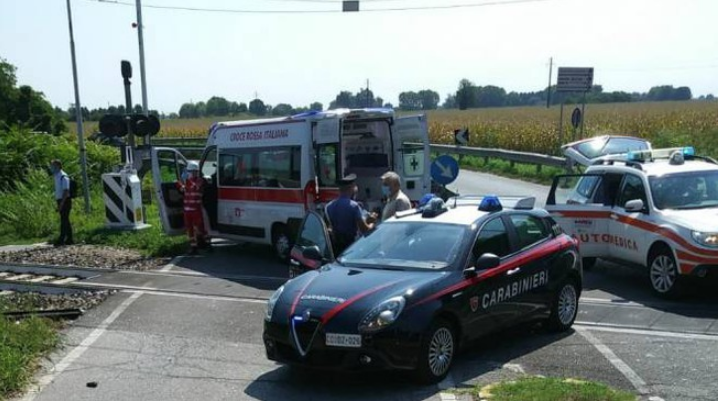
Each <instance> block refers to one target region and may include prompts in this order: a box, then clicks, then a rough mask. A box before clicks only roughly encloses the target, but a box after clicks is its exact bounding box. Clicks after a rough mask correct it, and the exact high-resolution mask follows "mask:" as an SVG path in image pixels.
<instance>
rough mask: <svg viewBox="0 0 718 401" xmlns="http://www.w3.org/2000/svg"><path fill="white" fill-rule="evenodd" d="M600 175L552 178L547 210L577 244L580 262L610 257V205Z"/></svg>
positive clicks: (572, 175) (604, 183)
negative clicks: (581, 260)
mask: <svg viewBox="0 0 718 401" xmlns="http://www.w3.org/2000/svg"><path fill="white" fill-rule="evenodd" d="M604 180H605V176H604V175H603V174H567V175H559V176H556V177H554V180H553V185H552V186H551V192H550V193H549V196H548V199H547V200H546V210H547V211H548V212H549V213H550V214H551V217H553V218H554V220H556V222H557V223H558V224H559V225H560V226H561V228H563V230H564V231H565V232H566V233H567V234H569V235H572V236H574V237H576V238H578V240H579V241H580V252H581V257H583V258H595V257H607V256H609V248H608V242H607V241H605V239H606V236H608V232H609V229H608V221H609V217H610V214H611V208H612V206H611V205H612V203H613V201H612V200H611V199H610V198H611V196H610V195H609V194H608V192H609V191H608V189H609V188H608V183H607V182H604Z"/></svg>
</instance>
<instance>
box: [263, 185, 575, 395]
mask: <svg viewBox="0 0 718 401" xmlns="http://www.w3.org/2000/svg"><path fill="white" fill-rule="evenodd" d="M502 203H503V205H502ZM533 203H534V198H524V199H518V198H501V199H500V198H497V197H494V196H490V197H489V196H487V197H483V198H482V197H462V198H455V199H453V200H449V201H448V202H447V203H444V202H443V201H442V200H441V199H439V198H435V199H432V200H431V201H430V202H429V203H428V204H427V205H426V206H424V207H423V208H420V209H416V210H410V211H406V212H401V213H399V214H398V215H397V216H396V217H395V218H391V219H389V220H387V221H385V222H383V223H382V224H381V225H379V227H378V228H377V229H376V230H375V231H374V232H372V233H371V234H370V235H368V236H366V237H363V238H361V239H359V240H358V241H357V242H355V243H354V244H353V245H352V246H350V247H349V248H348V249H347V250H346V251H344V253H343V254H341V255H340V256H339V257H337V258H335V257H334V255H333V254H332V246H331V239H330V236H329V234H328V232H327V228H326V225H325V222H324V221H323V218H322V217H321V216H320V215H318V214H316V213H309V214H308V215H307V217H306V218H305V220H304V221H303V223H302V226H301V229H300V232H299V236H298V239H297V241H296V244H295V246H294V248H293V250H292V252H291V255H292V261H293V264H294V266H293V269H297V271H296V273H302V272H303V273H302V274H297V275H296V277H295V278H293V279H291V280H289V281H288V282H287V283H286V284H285V285H284V286H282V287H281V288H279V289H278V290H277V291H276V292H275V293H274V294H273V295H272V297H271V299H270V300H269V302H268V306H267V314H266V317H265V325H264V335H263V338H264V344H265V348H266V353H267V357H268V358H269V359H271V360H275V361H279V362H284V363H289V364H298V365H306V366H313V367H323V368H366V369H384V368H389V369H407V370H413V371H415V373H416V375H417V376H418V377H419V378H420V379H422V380H423V381H428V382H433V381H438V380H441V379H442V378H443V377H445V376H446V374H447V372H448V371H449V369H450V367H451V365H452V362H453V360H454V356H455V354H456V352H457V351H458V350H459V349H460V347H461V346H462V345H463V344H466V343H467V342H469V341H471V340H473V339H476V338H478V337H480V336H482V335H485V334H487V333H490V332H494V331H496V330H500V329H502V328H505V327H507V326H510V325H513V324H516V323H518V322H522V321H527V320H532V319H540V320H543V321H545V322H546V323H547V324H548V326H549V327H550V328H551V329H554V330H559V331H560V330H566V329H568V328H569V327H570V326H571V325H572V324H573V321H574V319H575V317H576V311H577V308H578V299H579V296H580V293H581V288H582V287H581V280H582V267H581V259H580V257H579V254H578V249H577V245H576V244H577V242H576V240H575V239H574V238H572V237H570V236H568V235H566V234H565V233H563V231H562V230H561V229H560V227H559V226H558V225H557V224H556V222H555V221H554V220H553V219H552V218H551V217H550V216H549V215H548V213H547V212H546V211H544V210H539V209H534V208H533ZM447 204H448V205H450V206H447Z"/></svg>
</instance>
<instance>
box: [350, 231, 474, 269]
mask: <svg viewBox="0 0 718 401" xmlns="http://www.w3.org/2000/svg"><path fill="white" fill-rule="evenodd" d="M466 230H467V228H466V227H465V226H460V225H455V224H440V223H424V222H392V223H386V224H382V225H380V226H379V227H378V228H377V229H376V231H374V232H373V233H372V234H371V235H369V236H367V237H364V238H362V239H360V240H359V241H357V242H356V243H354V245H352V246H351V247H350V248H349V249H347V250H346V251H345V252H344V253H343V254H342V256H341V257H340V258H339V262H340V263H342V264H343V265H348V266H357V267H370V268H402V269H404V268H407V269H411V268H419V269H443V268H445V267H447V266H450V265H452V264H453V263H454V262H455V261H456V259H457V257H458V255H459V254H460V252H461V249H462V244H463V243H464V242H465V241H464V238H466V237H467V236H466V235H464V234H465V231H466Z"/></svg>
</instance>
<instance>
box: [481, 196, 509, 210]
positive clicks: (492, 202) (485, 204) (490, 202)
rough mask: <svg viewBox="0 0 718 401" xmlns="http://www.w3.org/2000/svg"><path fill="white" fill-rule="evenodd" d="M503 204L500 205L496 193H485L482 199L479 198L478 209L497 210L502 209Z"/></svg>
mask: <svg viewBox="0 0 718 401" xmlns="http://www.w3.org/2000/svg"><path fill="white" fill-rule="evenodd" d="M503 208H504V207H503V206H501V202H500V201H499V197H498V196H496V195H486V196H484V199H482V200H481V204H480V205H479V210H481V211H482V212H499V211H501V210H503Z"/></svg>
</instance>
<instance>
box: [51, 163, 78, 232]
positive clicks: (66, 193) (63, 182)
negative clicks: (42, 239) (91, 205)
mask: <svg viewBox="0 0 718 401" xmlns="http://www.w3.org/2000/svg"><path fill="white" fill-rule="evenodd" d="M50 170H51V171H52V175H53V178H54V179H55V202H57V212H58V213H59V214H60V236H59V237H58V239H57V241H55V243H54V245H55V246H63V245H72V244H73V242H72V225H71V224H70V211H71V210H72V198H71V197H70V177H69V176H68V175H67V174H66V173H65V172H64V171H62V162H61V161H59V160H53V161H52V162H51V163H50Z"/></svg>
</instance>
